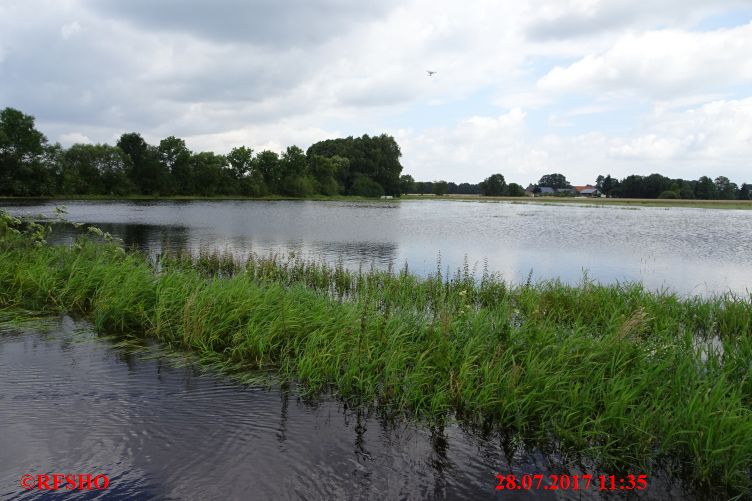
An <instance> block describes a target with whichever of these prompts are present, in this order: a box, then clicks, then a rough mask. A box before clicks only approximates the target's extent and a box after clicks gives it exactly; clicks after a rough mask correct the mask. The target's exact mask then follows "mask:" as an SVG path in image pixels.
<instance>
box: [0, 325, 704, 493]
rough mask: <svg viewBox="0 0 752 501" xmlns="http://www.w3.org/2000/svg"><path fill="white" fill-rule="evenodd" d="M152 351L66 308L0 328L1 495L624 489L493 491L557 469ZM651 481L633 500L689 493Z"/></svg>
mask: <svg viewBox="0 0 752 501" xmlns="http://www.w3.org/2000/svg"><path fill="white" fill-rule="evenodd" d="M155 353H157V352H156V351H155V350H154V349H153V348H152V349H151V350H150V351H146V352H142V353H140V354H134V353H133V352H132V351H124V350H122V349H120V348H115V347H113V345H112V344H111V342H110V341H106V340H101V339H98V338H97V337H96V335H94V334H93V333H92V332H91V330H90V329H89V328H88V326H86V325H85V324H83V323H76V322H74V321H72V320H71V319H70V318H68V317H64V318H62V319H53V320H50V321H47V322H45V326H44V327H43V328H42V327H40V326H35V327H33V328H31V327H26V328H21V327H8V326H5V327H0V385H2V392H0V498H2V499H8V500H20V499H37V498H40V493H39V491H28V492H27V491H24V490H23V489H22V488H21V487H20V479H21V477H22V475H24V474H27V473H29V474H32V475H37V474H44V473H83V474H85V473H91V474H93V475H95V474H105V475H107V476H108V478H109V486H108V487H107V489H105V490H103V491H101V492H100V491H93V492H87V491H84V492H80V491H74V492H65V491H62V492H60V493H58V494H57V495H52V494H51V493H49V492H47V493H46V494H47V495H46V496H44V497H43V498H44V499H89V498H95V497H97V496H99V497H101V498H103V499H189V500H193V499H195V500H208V499H230V500H235V499H238V500H241V499H243V500H244V499H307V500H308V499H310V500H316V499H380V500H387V499H601V498H603V497H606V498H608V499H623V498H624V497H625V496H624V494H623V493H621V492H619V493H617V494H616V495H613V494H612V495H608V496H601V494H600V493H598V491H597V490H596V489H595V488H594V487H591V489H590V490H589V491H583V490H580V491H574V490H570V491H556V492H551V491H542V490H540V491H536V490H533V491H530V492H526V491H515V492H511V493H510V492H505V493H497V492H496V491H495V486H496V480H495V478H494V476H495V474H497V473H499V472H506V473H509V472H511V473H515V474H517V475H522V474H525V473H528V474H535V473H541V474H546V475H547V474H549V473H562V472H563V471H564V468H565V466H563V465H562V464H561V463H560V462H557V461H555V460H553V459H551V456H550V455H548V456H547V455H544V454H543V453H541V452H540V451H537V450H528V451H524V450H522V449H521V448H515V447H514V446H512V445H510V444H509V442H508V439H505V438H504V437H503V436H502V435H500V434H498V433H490V434H487V435H486V436H481V435H479V434H477V433H474V432H470V431H466V430H463V429H462V428H461V427H460V426H458V425H448V426H445V427H442V428H430V427H426V426H421V425H416V424H410V423H407V422H402V421H400V422H394V421H387V420H385V419H382V418H380V417H379V416H375V415H368V414H367V413H365V412H362V411H361V412H358V411H354V410H348V409H346V408H345V407H344V405H343V404H342V403H340V402H338V401H336V400H333V399H323V400H322V401H319V402H317V403H316V404H311V403H304V402H303V401H301V400H300V399H299V398H298V397H296V394H295V391H294V390H289V391H282V390H280V389H268V388H264V387H253V386H248V385H240V384H237V383H233V382H232V381H230V380H227V379H224V378H222V377H219V376H217V375H212V374H210V373H203V372H202V371H200V370H199V369H198V368H197V367H196V366H195V365H191V364H188V365H185V364H183V366H182V367H179V366H177V365H175V363H174V359H172V358H171V359H170V360H167V359H165V358H162V357H159V356H156V355H155ZM569 467H570V468H571V469H570V470H569V471H568V473H570V474H572V475H574V474H583V473H592V474H594V475H595V474H597V473H598V472H595V471H588V470H587V469H584V470H583V469H582V467H580V468H579V469H578V468H577V467H573V466H571V465H570V466H569ZM631 473H635V474H637V473H644V472H631ZM649 480H650V481H649V487H648V489H647V490H646V491H643V492H642V493H641V495H640V496H639V498H640V499H688V498H689V496H688V494H687V493H684V492H682V490H681V489H680V487H678V486H673V487H672V486H671V484H670V483H668V482H666V481H665V479H662V478H660V476H658V475H655V474H651V475H650V479H649ZM632 498H636V496H632Z"/></svg>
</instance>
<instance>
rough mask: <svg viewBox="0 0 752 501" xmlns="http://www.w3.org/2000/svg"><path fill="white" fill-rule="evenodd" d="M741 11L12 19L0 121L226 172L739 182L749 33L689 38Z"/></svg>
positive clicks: (687, 7)
mask: <svg viewBox="0 0 752 501" xmlns="http://www.w3.org/2000/svg"><path fill="white" fill-rule="evenodd" d="M744 3H745V2H743V1H732V0H719V1H718V2H712V3H710V2H707V1H704V0H686V1H679V0H654V1H652V2H649V3H644V2H642V3H635V2H630V1H627V0H610V1H605V0H520V1H519V2H512V3H509V2H506V3H503V2H497V1H495V0H477V1H476V2H474V3H473V4H472V6H470V5H468V4H465V3H460V2H450V1H448V0H431V1H429V0H405V1H403V2H395V1H393V0H389V1H386V2H350V1H345V0H312V1H310V2H308V1H305V2H304V1H302V0H296V1H294V2H292V3H291V2H286V3H280V2H272V1H271V0H265V1H255V2H240V1H234V2H233V1H229V0H220V1H218V2H198V1H180V2H178V1H177V0H166V1H164V2H147V1H146V0H133V1H127V2H125V1H123V2H121V1H115V0H101V1H96V0H54V1H53V0H36V1H35V2H28V1H27V0H6V1H4V2H2V3H1V4H0V107H4V106H13V107H15V108H19V109H21V110H23V111H24V112H26V113H30V114H32V115H34V116H36V117H37V124H38V126H39V127H40V129H41V130H42V131H43V132H44V133H45V134H46V135H47V136H48V137H50V138H53V139H57V140H60V141H62V142H64V143H67V142H74V141H79V140H83V139H84V138H86V139H88V140H90V141H91V142H110V143H112V142H114V141H116V140H117V138H118V136H119V135H120V134H122V133H123V132H128V131H137V132H140V133H142V134H143V136H144V137H145V138H146V139H147V140H148V141H150V142H152V143H156V142H158V141H159V140H160V139H161V138H163V137H167V136H170V135H176V136H179V137H183V138H185V139H186V140H187V141H188V143H189V146H190V147H191V148H193V149H196V150H198V149H212V150H214V151H217V152H218V153H223V152H226V151H228V150H229V149H230V148H232V147H233V146H237V145H239V144H247V145H250V146H253V147H255V148H256V149H260V148H272V149H275V150H279V149H282V148H283V147H284V146H287V145H290V144H297V145H299V146H301V147H307V146H308V145H309V144H310V143H311V142H314V141H317V140H319V139H324V138H327V137H335V136H341V135H345V136H346V135H361V134H363V133H369V134H379V133H382V132H386V133H390V134H393V135H395V136H396V137H397V139H398V141H399V142H400V144H401V145H402V150H403V152H404V158H403V165H404V166H405V168H406V171H407V172H409V173H412V174H414V175H415V176H416V177H417V178H420V179H433V178H441V177H444V178H446V179H448V180H454V181H479V180H482V179H483V178H484V177H486V176H488V175H489V174H492V173H495V172H503V173H504V174H505V175H506V176H507V178H508V179H509V180H513V181H516V182H521V183H526V182H529V181H530V180H534V179H537V177H539V176H540V175H541V174H544V173H547V172H552V171H562V172H567V173H569V172H571V176H570V177H572V178H573V179H574V180H577V181H582V182H587V181H592V180H593V179H594V177H595V176H596V175H597V174H598V173H601V172H606V171H608V170H611V173H612V174H619V175H621V174H629V173H632V172H636V171H640V170H645V169H649V170H657V171H660V172H664V171H665V172H666V173H670V172H674V173H677V172H679V171H680V170H681V169H686V168H691V169H695V170H697V171H698V172H699V171H700V170H702V171H703V172H706V173H707V174H708V175H721V174H725V175H728V176H729V177H734V176H735V175H736V176H741V166H745V165H746V164H747V160H745V157H744V155H745V154H746V155H747V157H746V158H749V155H748V142H747V139H746V136H745V131H746V130H747V128H746V127H747V125H746V124H747V123H748V122H744V120H749V116H748V102H747V99H748V98H749V97H750V92H749V88H750V87H749V83H750V79H752V67H751V66H752V62H750V59H749V57H748V55H747V54H749V53H752V46H751V45H750V44H751V43H752V24H749V25H743V26H736V27H734V28H726V29H718V30H715V31H710V32H700V31H693V30H695V28H694V27H695V26H696V25H697V23H698V21H701V20H703V19H705V18H706V17H707V16H708V15H711V14H715V13H720V14H723V15H726V16H727V17H728V14H729V12H731V11H730V9H732V8H734V7H735V6H738V5H742V4H744ZM747 4H748V2H747ZM732 24H733V23H732ZM427 69H432V70H436V71H438V73H437V74H436V75H435V76H434V77H431V78H428V77H427V76H426V74H425V70H427ZM603 111H608V113H604V112H603ZM714 169H715V170H714ZM568 175H569V174H568Z"/></svg>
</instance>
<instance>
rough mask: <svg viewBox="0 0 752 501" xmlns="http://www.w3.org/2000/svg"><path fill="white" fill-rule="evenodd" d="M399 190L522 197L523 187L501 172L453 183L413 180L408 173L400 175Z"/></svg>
mask: <svg viewBox="0 0 752 501" xmlns="http://www.w3.org/2000/svg"><path fill="white" fill-rule="evenodd" d="M400 191H401V192H402V193H403V194H404V193H414V194H418V195H428V194H432V195H438V196H441V195H483V196H489V197H501V196H505V197H522V196H525V189H524V188H523V187H522V186H520V185H519V184H517V183H509V184H507V182H506V181H505V179H504V176H503V175H502V174H493V175H491V176H489V177H487V178H486V179H484V180H483V181H482V182H480V183H477V184H472V183H459V184H457V183H453V182H447V181H415V180H414V179H413V177H412V176H410V175H409V174H406V175H403V176H401V177H400Z"/></svg>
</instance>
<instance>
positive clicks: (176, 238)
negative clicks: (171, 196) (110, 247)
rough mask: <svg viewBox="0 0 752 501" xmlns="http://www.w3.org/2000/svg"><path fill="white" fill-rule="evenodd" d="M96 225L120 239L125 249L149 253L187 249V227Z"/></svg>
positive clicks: (122, 224) (128, 224)
mask: <svg viewBox="0 0 752 501" xmlns="http://www.w3.org/2000/svg"><path fill="white" fill-rule="evenodd" d="M96 226H97V227H98V228H100V229H101V230H102V231H106V232H108V233H110V234H111V235H112V236H114V237H117V238H119V239H121V240H122V241H123V247H125V248H126V249H137V250H140V251H144V252H146V253H149V254H155V253H160V252H162V251H164V250H167V249H169V250H174V251H187V250H189V239H188V228H186V227H184V226H163V225H151V224H130V223H104V224H97V225H96Z"/></svg>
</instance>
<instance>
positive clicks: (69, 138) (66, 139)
mask: <svg viewBox="0 0 752 501" xmlns="http://www.w3.org/2000/svg"><path fill="white" fill-rule="evenodd" d="M60 142H61V143H62V144H63V145H65V146H70V145H71V144H77V143H78V144H91V143H92V140H91V138H89V137H88V136H86V135H84V134H81V133H80V132H68V133H66V134H61V135H60Z"/></svg>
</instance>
